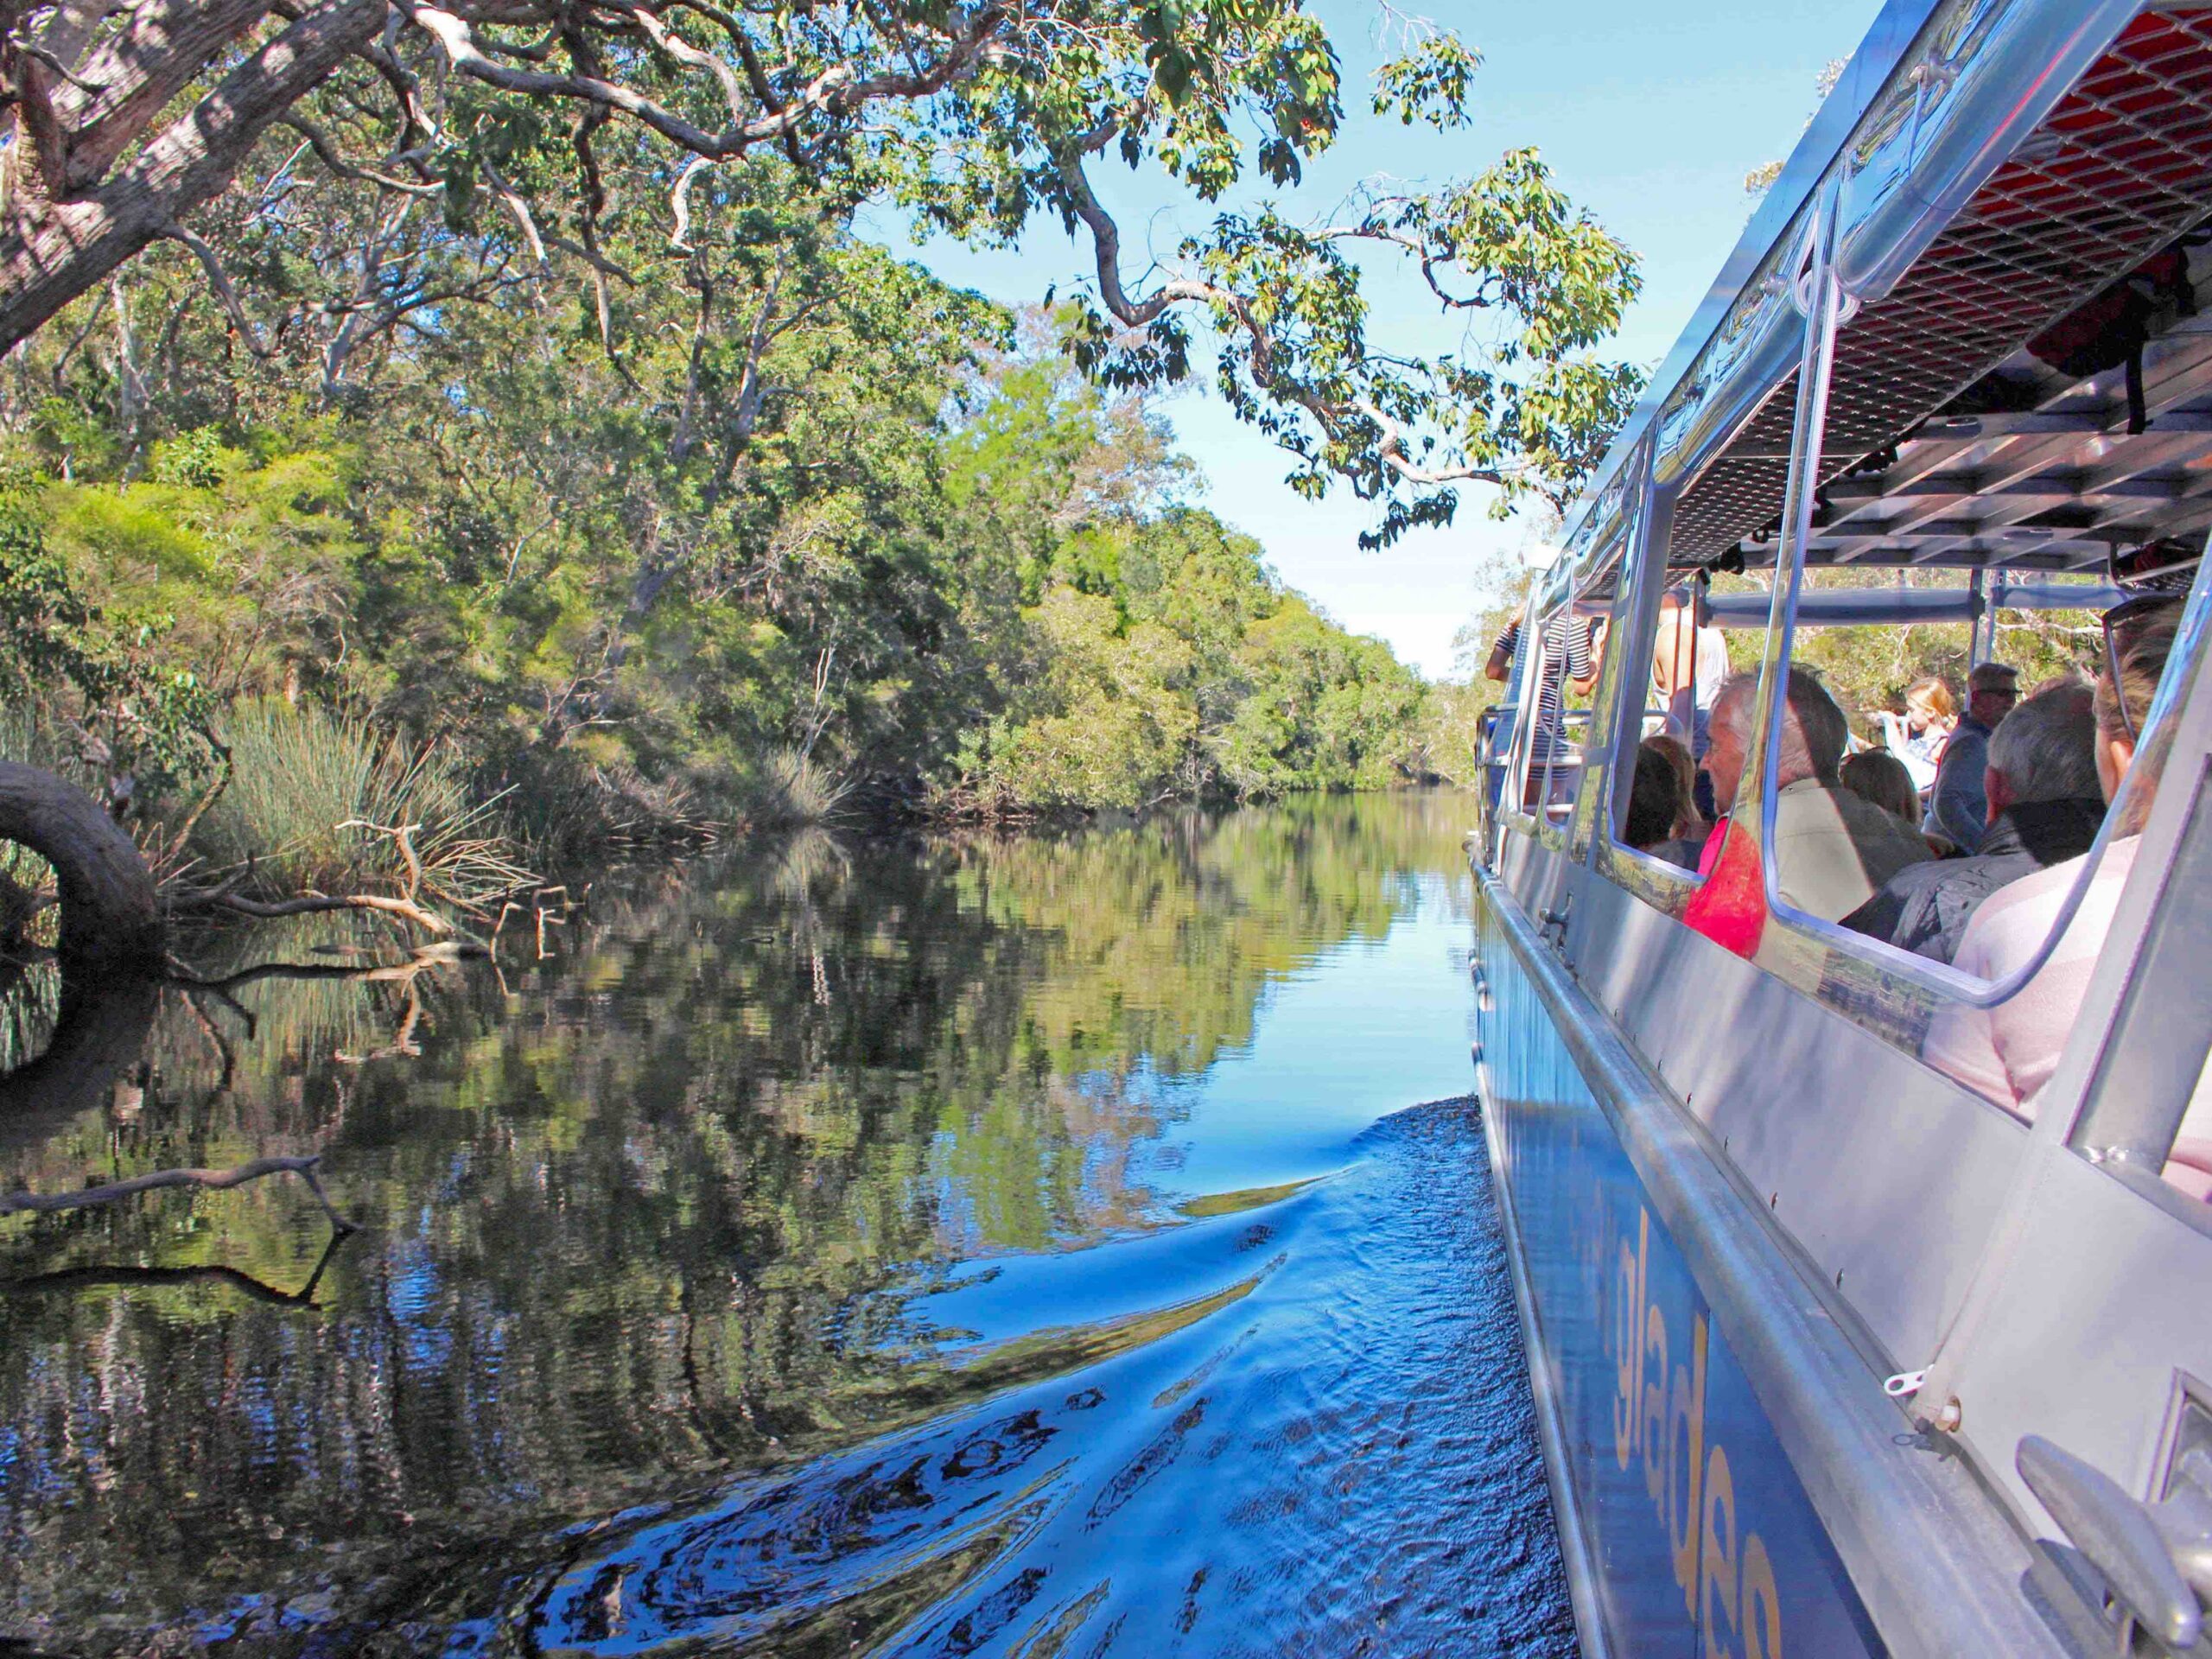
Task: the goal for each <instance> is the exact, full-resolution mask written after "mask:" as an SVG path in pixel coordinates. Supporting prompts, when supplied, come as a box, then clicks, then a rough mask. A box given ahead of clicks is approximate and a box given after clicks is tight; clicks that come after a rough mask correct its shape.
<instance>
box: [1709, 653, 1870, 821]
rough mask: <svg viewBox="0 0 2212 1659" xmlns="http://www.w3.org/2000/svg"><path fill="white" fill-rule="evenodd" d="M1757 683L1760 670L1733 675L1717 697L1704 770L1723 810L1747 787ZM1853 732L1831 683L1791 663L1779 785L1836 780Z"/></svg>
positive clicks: (1776, 774) (1723, 684)
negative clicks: (1711, 778)
mask: <svg viewBox="0 0 2212 1659" xmlns="http://www.w3.org/2000/svg"><path fill="white" fill-rule="evenodd" d="M1758 683H1759V677H1758V671H1756V670H1746V671H1745V672H1743V673H1741V674H1732V675H1731V676H1729V677H1728V678H1727V679H1726V680H1725V681H1723V682H1722V683H1721V687H1720V690H1719V693H1718V694H1717V695H1716V696H1714V698H1713V746H1712V747H1710V748H1708V749H1707V751H1706V753H1705V769H1706V770H1707V772H1711V773H1712V774H1713V802H1714V804H1716V805H1718V806H1719V808H1720V809H1721V810H1723V811H1726V810H1727V809H1729V808H1730V807H1732V806H1733V805H1734V804H1736V795H1737V791H1738V790H1739V789H1740V788H1741V787H1742V786H1743V781H1744V766H1745V762H1746V760H1748V758H1749V748H1750V744H1751V706H1752V700H1753V694H1754V693H1756V692H1757V691H1758ZM1850 735H1851V727H1850V724H1849V722H1848V721H1846V720H1845V719H1844V716H1843V710H1842V709H1840V708H1839V707H1838V706H1837V705H1836V700H1835V699H1834V697H1832V696H1829V695H1828V690H1827V687H1826V686H1824V685H1822V684H1821V682H1820V680H1819V678H1818V677H1816V676H1815V675H1813V674H1810V673H1808V672H1807V671H1805V670H1804V669H1802V668H1792V669H1791V670H1790V671H1789V692H1788V702H1787V704H1786V706H1785V707H1784V709H1783V722H1782V754H1781V759H1780V761H1779V764H1778V765H1777V767H1776V769H1775V783H1776V785H1777V787H1782V786H1786V785H1790V784H1795V783H1802V781H1804V780H1805V779H1808V778H1817V779H1820V780H1821V782H1822V783H1827V784H1832V783H1834V782H1835V780H1836V768H1837V766H1839V765H1840V764H1841V763H1842V760H1843V746H1844V744H1845V743H1846V742H1847V741H1848V740H1849V738H1850Z"/></svg>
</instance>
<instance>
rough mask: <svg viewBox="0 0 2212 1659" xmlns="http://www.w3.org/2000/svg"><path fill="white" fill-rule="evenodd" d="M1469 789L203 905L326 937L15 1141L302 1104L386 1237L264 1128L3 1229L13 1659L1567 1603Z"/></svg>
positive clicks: (993, 1634)
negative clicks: (579, 888)
mask: <svg viewBox="0 0 2212 1659" xmlns="http://www.w3.org/2000/svg"><path fill="white" fill-rule="evenodd" d="M1466 817H1467V811H1466V804H1465V801H1464V799H1463V798H1458V797H1454V796H1451V795H1419V794H1414V795H1399V796H1385V797H1369V798H1329V799H1318V800H1313V801H1306V802H1294V803H1290V804H1283V805H1279V806H1274V807H1269V808H1266V809H1259V810H1246V811H1240V812H1236V813H1231V814H1227V815H1220V816H1200V815H1192V816H1187V817H1168V818H1162V819H1156V820H1153V821H1149V822H1147V823H1141V824H1137V825H1134V826H1128V825H1124V826H1119V827H1101V828H1095V829H1086V830H1084V831H1081V832H1077V833H1071V834H1067V835H1052V836H1030V837H1025V838H1021V839H1015V840H1007V841H997V842H990V841H980V842H911V843H906V844H897V845H883V844H868V843H852V844H841V843H840V842H837V841H836V840H835V839H832V838H829V837H826V836H809V837H805V838H802V839H801V840H799V841H798V842H792V843H791V844H790V845H788V846H785V847H781V848H779V849H776V850H775V851H774V852H773V854H772V855H759V856H755V857H752V858H748V859H743V860H739V859H726V860H722V861H708V862H702V863H698V864H695V865H692V866H689V867H686V868H683V869H681V870H677V871H672V872H662V873H659V874H652V875H642V874H632V875H625V874H620V873H616V874H609V875H607V876H605V877H603V878H602V879H601V880H600V881H599V882H598V883H597V884H596V886H595V887H594V889H593V890H592V892H591V893H590V894H589V897H588V902H587V903H586V904H585V905H584V906H583V907H582V908H581V909H579V910H578V911H576V912H574V913H572V914H570V915H569V917H567V918H566V919H565V922H563V923H562V924H561V925H554V926H550V927H549V928H548V930H547V931H546V936H545V938H544V942H543V946H542V952H543V954H542V955H541V946H540V944H539V941H538V939H537V937H536V931H535V929H534V928H531V927H527V926H525V927H522V928H517V927H515V926H513V925H510V927H509V928H508V929H507V930H506V931H505V932H504V933H503V934H502V936H501V941H500V950H499V956H498V957H497V959H496V960H495V961H494V962H492V963H481V962H479V963H445V964H440V965H433V966H429V967H424V968H421V969H417V970H414V971H411V972H410V971H405V970H402V971H397V972H395V971H392V970H391V968H390V967H389V966H387V968H386V970H385V972H384V973H383V974H381V975H380V976H376V977H367V976H361V975H359V974H358V973H352V974H349V973H346V972H342V971H339V970H342V969H348V968H355V969H358V968H359V967H361V966H363V965H365V963H366V962H367V961H369V960H371V959H365V958H363V957H360V956H359V954H358V949H359V941H360V939H361V938H367V937H369V936H365V935H363V936H358V937H356V936H347V935H345V934H342V933H341V932H340V931H337V930H335V929H333V930H331V931H324V932H321V933H315V932H311V931H298V930H296V931H289V932H286V933H283V934H278V935H270V936H264V937H261V938H254V939H251V940H243V939H237V938H232V939H227V940H224V941H220V942H219V943H218V944H217V945H216V946H215V947H213V949H214V950H216V951H218V952H219V953H220V952H227V953H229V955H230V956H231V957H232V960H231V961H230V962H229V963H226V964H223V965H226V966H228V967H229V968H231V969H233V970H235V969H239V968H243V967H246V966H249V965H251V959H254V958H257V957H274V958H276V959H278V960H281V961H283V962H287V963H295V964H297V965H300V966H302V967H304V968H307V969H311V970H313V974H312V976H261V977H255V978H248V979H246V980H244V981H241V982H238V983H236V984H234V985H232V987H231V988H229V989H228V990H226V991H225V992H222V993H213V992H201V993H199V994H197V995H193V996H190V997H188V996H186V995H183V994H182V993H181V992H178V991H175V990H170V991H167V992H164V993H163V994H162V999H161V1001H160V1004H159V1007H158V1008H156V1009H155V1010H154V1011H153V1013H152V1014H151V1018H150V1026H149V1027H148V1028H147V1029H146V1033H145V1036H144V1040H143V1050H141V1049H140V1048H138V1047H137V1039H136V1037H135V1036H133V1035H128V1034H126V1036H124V1037H123V1038H116V1037H113V1036H109V1037H107V1038H105V1039H103V1040H104V1041H106V1042H107V1043H108V1044H109V1046H110V1047H111V1048H113V1047H114V1046H116V1045H118V1043H120V1044H122V1045H123V1046H125V1047H127V1048H129V1049H130V1052H128V1053H124V1054H122V1055H120V1056H118V1055H115V1054H110V1055H109V1056H108V1059H109V1060H110V1061H111V1063H110V1064H106V1065H94V1066H91V1067H89V1068H85V1069H84V1070H83V1071H81V1073H80V1074H73V1077H74V1081H73V1083H72V1084H71V1085H70V1086H71V1087H73V1088H76V1089H77V1090H79V1097H76V1098H73V1099H70V1100H66V1101H64V1102H62V1103H60V1104H57V1103H55V1102H54V1100H53V1099H52V1098H50V1097H49V1098H45V1099H43V1100H41V1102H39V1103H36V1104H35V1106H34V1105H26V1104H22V1103H21V1102H20V1101H19V1102H18V1103H17V1104H16V1108H15V1109H16V1112H17V1116H16V1119H15V1120H14V1121H13V1122H9V1121H0V1193H6V1192H15V1191H18V1190H23V1189H29V1190H31V1191H35V1192H58V1191H64V1190H67V1189H69V1188H73V1187H79V1186H84V1185H97V1184H100V1183H104V1182H109V1181H113V1180H116V1179H122V1178H126V1177H129V1176H132V1175H136V1174H140V1173H146V1172H149V1171H154V1170H160V1169H165V1168H173V1167H178V1166H198V1167H207V1168H227V1167H231V1166H235V1165H238V1164H239V1163H242V1162H245V1160H250V1159H252V1158H256V1157H266V1156H283V1155H295V1156H296V1155H304V1154H311V1153H319V1154H321V1160H322V1161H321V1166H320V1169H321V1180H322V1184H323V1186H324V1189H325V1191H326V1192H327V1194H328V1197H329V1199H330V1202H331V1204H332V1205H334V1207H335V1209H336V1210H337V1211H338V1212H340V1214H341V1215H342V1216H343V1217H345V1218H346V1219H347V1220H348V1221H350V1222H352V1223H354V1224H358V1228H359V1230H357V1231H354V1232H353V1233H351V1234H347V1235H337V1234H334V1229H333V1226H332V1223H331V1220H330V1217H329V1216H328V1214H327V1212H326V1211H324V1210H323V1209H322V1208H321V1206H320V1205H318V1203H317V1202H316V1199H315V1194H314V1193H313V1192H311V1191H310V1190H308V1187H307V1185H304V1184H303V1183H302V1181H301V1180H299V1179H297V1178H296V1176H294V1175H292V1174H290V1173H276V1174H272V1175H270V1176H268V1177H265V1178H264V1179H257V1180H255V1181H252V1182H250V1183H248V1184H246V1185H241V1186H238V1187H237V1188H234V1189H232V1190H228V1191H195V1190H190V1189H171V1190H160V1191H155V1192H145V1193H142V1194H140V1195H138V1196H136V1197H132V1198H126V1199H124V1200H122V1201H120V1202H118V1203H113V1204H107V1205H99V1206H97V1207H92V1208H86V1209H80V1210H76V1211H67V1212H64V1213H60V1214H50V1215H41V1216H28V1215H17V1216H14V1217H6V1218H4V1219H0V1652H6V1651H26V1650H28V1651H35V1652H48V1653H70V1654H75V1653H84V1654H117V1653H137V1652H150V1653H162V1654H167V1653H183V1652H198V1651H202V1650H207V1649H212V1650H213V1651H217V1652H223V1653H239V1654H256V1655H261V1654H267V1655H308V1654H315V1655H324V1654H327V1655H340V1654H345V1655H355V1654H370V1655H380V1654H386V1653H391V1654H399V1653H408V1654H414V1653H446V1654H454V1655H461V1654H470V1655H493V1654H501V1655H505V1654H515V1655H520V1654H543V1653H556V1652H557V1653H562V1654H614V1653H620V1654H640V1653H649V1654H683V1655H694V1654H703V1653H724V1652H729V1653H776V1654H824V1655H826V1654H831V1653H836V1654H848V1653H858V1652H867V1653H895V1654H913V1655H923V1654H970V1653H976V1654H980V1653H991V1654H1021V1655H1029V1656H1039V1659H1041V1656H1046V1655H1067V1656H1077V1655H1090V1654H1113V1655H1120V1656H1143V1659H1150V1656H1156V1655H1170V1654H1208V1655H1211V1654H1247V1653H1249V1654H1278V1653H1299V1654H1315V1655H1329V1656H1336V1655H1359V1654H1370V1653H1371V1654H1451V1653H1465V1654H1512V1655H1516V1656H1522V1655H1545V1654H1562V1655H1563V1654H1568V1653H1571V1652H1573V1627H1572V1621H1571V1618H1570V1617H1569V1614H1568V1611H1567V1603H1566V1597H1565V1591H1564V1580H1563V1577H1562V1573H1561V1570H1560V1564H1559V1558H1558V1554H1557V1545H1556V1542H1555V1540H1554V1535H1553V1531H1552V1524H1551V1520H1550V1516H1549V1512H1548V1507H1547V1504H1546V1502H1545V1497H1544V1483H1543V1478H1542V1471H1541V1463H1540V1460H1539V1458H1538V1453H1537V1450H1536V1445H1535V1424H1534V1420H1533V1417H1532V1414H1531V1408H1530V1406H1529V1397H1528V1389H1527V1384H1526V1382H1525V1380H1524V1376H1523V1373H1522V1360H1521V1353H1520V1347H1519V1342H1518V1338H1517V1333H1516V1329H1515V1325H1514V1320H1513V1313H1512V1301H1511V1294H1510V1284H1509V1281H1508V1279H1507V1276H1506V1269H1505V1266H1504V1262H1503V1256H1502V1255H1501V1253H1500V1243H1499V1240H1498V1236H1497V1224H1496V1221H1495V1217H1494V1216H1493V1212H1492V1211H1491V1203H1490V1198H1489V1194H1488V1186H1487V1179H1488V1178H1487V1174H1486V1172H1485V1167H1484V1151H1483V1146H1482V1140H1481V1131H1480V1126H1479V1122H1478V1117H1477V1115H1476V1109H1475V1106H1474V1103H1472V1102H1471V1101H1470V1100H1469V1099H1467V1098H1466V1097H1465V1094H1466V1090H1467V1089H1468V1088H1469V1086H1470V1070H1469V1065H1468V1060H1467V1038H1468V1022H1469V1016H1470V1006H1469V1004H1470V996H1469V991H1468V982H1467V977H1466V972H1465V968H1466V955H1465V953H1466V946H1467V943H1468V935H1469V930H1468V920H1467V901H1468V893H1467V886H1466V875H1465V868H1464V866H1463V865H1462V863H1461V862H1460V857H1459V833H1460V831H1461V829H1462V828H1463V826H1464V823H1465V819H1466ZM390 957H391V952H390V950H389V948H388V947H387V948H386V950H385V957H381V958H375V959H373V960H382V961H386V962H387V963H388V962H389V959H390ZM32 989H33V991H34V993H35V992H36V990H37V987H35V986H34V987H33V988H32ZM96 990H97V988H96ZM81 1012H82V1010H81V1009H79V1010H78V1012H77V1014H73V1016H72V1018H73V1019H76V1018H79V1015H81ZM144 1023H145V1022H144V1021H143V1020H142V1021H140V1025H142V1026H143V1025H144ZM111 1024H112V1026H113V1028H114V1029H115V1030H118V1031H122V1032H124V1033H134V1032H135V1031H136V1030H137V1029H138V1027H135V1026H134V1025H133V1024H132V1020H131V1017H130V1014H129V1011H128V1010H126V1011H125V1013H124V1014H123V1015H121V1016H118V1017H117V1018H116V1019H115V1020H112V1021H111ZM71 1028H72V1029H75V1028H77V1027H71ZM19 1093H20V1090H19ZM48 1094H49V1096H50V1094H51V1090H49V1091H48ZM7 1106H8V1097H7V1096H5V1094H4V1092H0V1109H6V1108H7Z"/></svg>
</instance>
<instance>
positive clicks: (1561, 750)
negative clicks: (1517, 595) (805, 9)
mask: <svg viewBox="0 0 2212 1659" xmlns="http://www.w3.org/2000/svg"><path fill="white" fill-rule="evenodd" d="M1528 614H1529V604H1528V602H1527V601H1523V602H1522V607H1521V608H1520V610H1519V611H1517V612H1516V613H1514V617H1513V620H1511V621H1510V622H1508V623H1507V624H1506V625H1505V626H1504V627H1503V628H1501V629H1500V630H1499V631H1498V635H1497V639H1496V640H1495V641H1493V642H1492V644H1491V648H1490V660H1489V662H1487V663H1485V664H1484V665H1483V674H1484V677H1485V678H1488V679H1491V680H1495V681H1497V682H1498V683H1500V684H1503V683H1505V682H1506V679H1507V677H1508V676H1509V675H1510V674H1511V673H1512V672H1513V665H1514V661H1515V658H1516V656H1517V654H1518V653H1519V651H1520V647H1521V625H1522V622H1523V621H1525V620H1527V617H1528ZM1595 643H1596V635H1595V631H1594V630H1593V629H1592V626H1591V624H1590V620H1589V619H1588V618H1586V617H1580V616H1577V615H1575V614H1574V609H1573V607H1572V606H1571V605H1562V606H1560V608H1559V609H1558V610H1557V611H1555V612H1554V613H1552V615H1551V617H1550V619H1549V620H1547V621H1546V622H1545V624H1544V627H1543V633H1542V636H1541V645H1542V652H1541V658H1542V663H1543V677H1542V678H1541V680H1539V681H1538V682H1537V683H1536V728H1535V732H1534V734H1532V735H1531V737H1530V740H1529V758H1530V759H1531V760H1533V761H1534V762H1535V763H1536V766H1543V765H1544V764H1546V763H1548V762H1549V761H1552V760H1560V759H1564V758H1565V757H1566V755H1567V700H1566V697H1565V695H1564V690H1563V688H1564V687H1566V686H1568V685H1572V686H1573V688H1574V690H1576V691H1577V692H1578V693H1579V694H1580V695H1581V696H1589V694H1590V688H1591V687H1592V685H1594V684H1596V683H1597V680H1598V654H1597V651H1596V649H1595ZM1516 686H1517V681H1516ZM1539 776H1540V774H1539V772H1537V771H1536V769H1535V766H1532V767H1531V768H1530V770H1529V790H1530V791H1531V792H1532V793H1533V792H1534V791H1535V790H1536V788H1537V780H1538V778H1539ZM1524 804H1530V803H1524Z"/></svg>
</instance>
